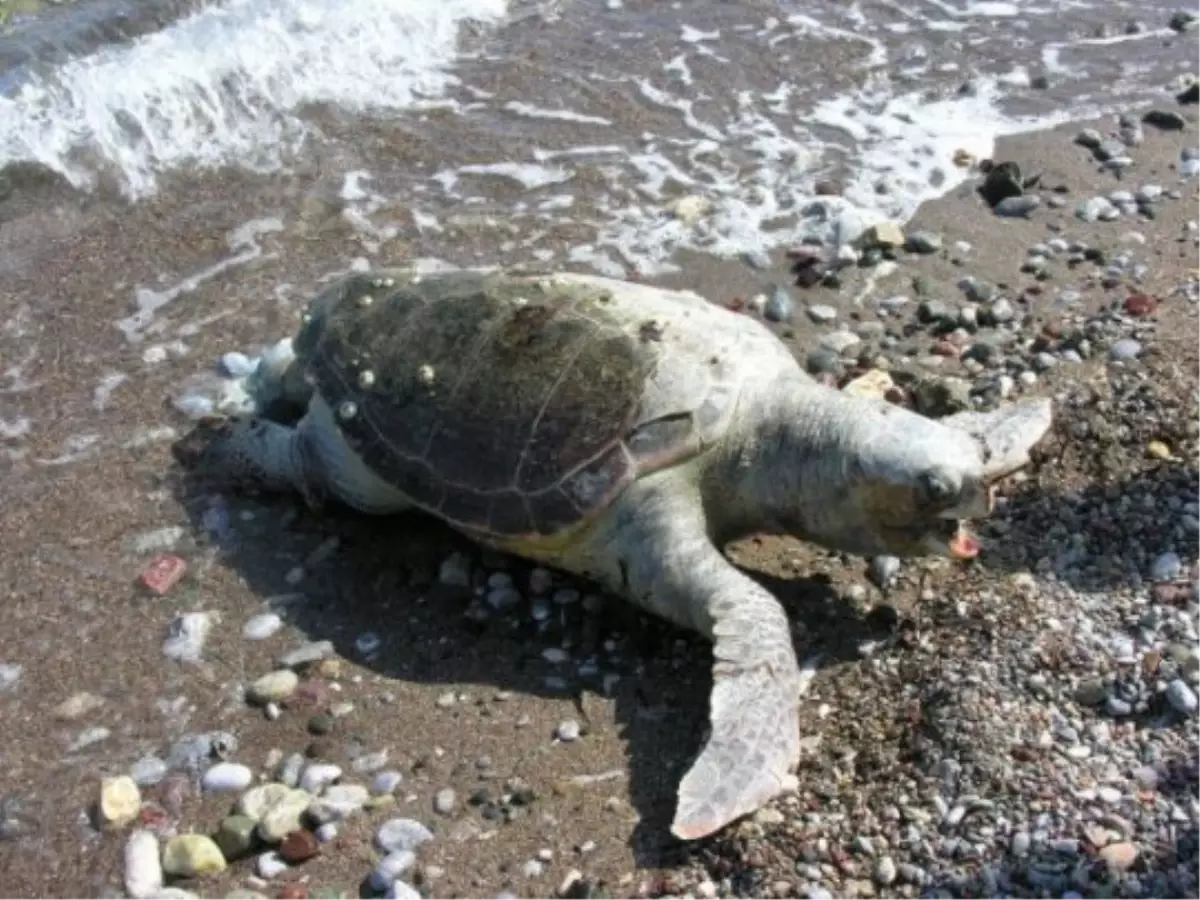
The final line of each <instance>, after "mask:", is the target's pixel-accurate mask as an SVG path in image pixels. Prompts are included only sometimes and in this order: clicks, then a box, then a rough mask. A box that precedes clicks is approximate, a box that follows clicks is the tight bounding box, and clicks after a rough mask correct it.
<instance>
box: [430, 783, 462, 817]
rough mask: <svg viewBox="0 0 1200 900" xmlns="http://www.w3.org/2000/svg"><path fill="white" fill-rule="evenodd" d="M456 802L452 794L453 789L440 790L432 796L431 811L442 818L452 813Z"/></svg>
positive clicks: (456, 798)
mask: <svg viewBox="0 0 1200 900" xmlns="http://www.w3.org/2000/svg"><path fill="white" fill-rule="evenodd" d="M457 802H458V797H457V795H456V794H455V793H454V788H442V789H441V790H440V791H438V792H437V793H436V794H434V795H433V811H434V812H436V813H438V814H439V815H442V816H448V815H450V813H452V812H454V807H455V805H456V804H457Z"/></svg>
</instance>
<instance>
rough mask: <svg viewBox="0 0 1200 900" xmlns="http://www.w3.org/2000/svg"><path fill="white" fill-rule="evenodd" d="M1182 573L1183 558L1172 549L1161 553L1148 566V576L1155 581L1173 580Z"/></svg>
mask: <svg viewBox="0 0 1200 900" xmlns="http://www.w3.org/2000/svg"><path fill="white" fill-rule="evenodd" d="M1182 573H1183V560H1182V559H1180V558H1179V554H1178V553H1176V552H1174V551H1173V550H1168V551H1167V552H1166V553H1162V554H1160V555H1159V556H1158V558H1157V559H1155V560H1154V562H1153V564H1151V566H1150V577H1151V578H1152V579H1154V580H1155V581H1174V580H1175V579H1176V578H1178V577H1179V576H1180V575H1181V574H1182Z"/></svg>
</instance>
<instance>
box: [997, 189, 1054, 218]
mask: <svg viewBox="0 0 1200 900" xmlns="http://www.w3.org/2000/svg"><path fill="white" fill-rule="evenodd" d="M1041 205H1042V198H1041V197H1039V196H1038V195H1037V194H1022V195H1021V196H1019V197H1005V198H1004V199H1003V200H1001V201H1000V202H999V203H997V204H996V205H995V206H994V207H992V208H993V209H994V210H995V212H996V215H998V216H1005V217H1007V218H1012V219H1016V218H1023V217H1025V216H1028V215H1029V214H1030V213H1032V212H1033V211H1034V210H1035V209H1037V208H1038V207H1039V206H1041Z"/></svg>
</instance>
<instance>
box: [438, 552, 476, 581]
mask: <svg viewBox="0 0 1200 900" xmlns="http://www.w3.org/2000/svg"><path fill="white" fill-rule="evenodd" d="M438 581H440V582H441V583H442V584H444V585H447V586H448V587H461V588H469V587H470V586H471V560H470V559H468V558H467V555H466V554H465V553H451V554H450V555H449V556H447V557H446V558H445V559H444V560H442V565H441V567H440V568H439V569H438Z"/></svg>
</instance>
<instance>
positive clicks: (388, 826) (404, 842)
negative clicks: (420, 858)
mask: <svg viewBox="0 0 1200 900" xmlns="http://www.w3.org/2000/svg"><path fill="white" fill-rule="evenodd" d="M432 840H433V832H431V831H430V830H429V829H428V828H426V827H425V826H424V825H422V824H421V823H420V822H418V821H417V820H416V819H389V820H388V821H386V822H384V823H383V824H382V825H380V826H379V828H378V830H377V831H376V832H375V843H376V844H378V845H379V849H380V850H383V851H384V852H385V853H394V852H396V851H397V850H408V851H410V852H412V853H415V852H416V851H417V848H418V847H420V846H421V845H422V844H424V843H427V842H428V841H432Z"/></svg>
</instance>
